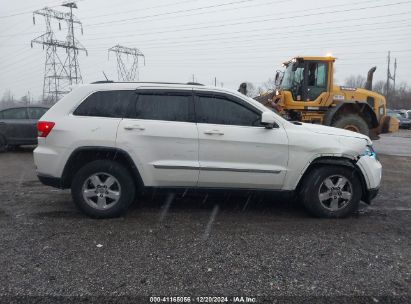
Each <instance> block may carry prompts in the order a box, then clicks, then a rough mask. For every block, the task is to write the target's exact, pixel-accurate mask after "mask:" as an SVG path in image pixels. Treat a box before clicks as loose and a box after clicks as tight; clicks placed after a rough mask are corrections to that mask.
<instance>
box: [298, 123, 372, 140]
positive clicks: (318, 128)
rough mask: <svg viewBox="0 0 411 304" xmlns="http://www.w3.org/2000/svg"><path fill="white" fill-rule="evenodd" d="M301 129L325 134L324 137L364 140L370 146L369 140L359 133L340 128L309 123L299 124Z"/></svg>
mask: <svg viewBox="0 0 411 304" xmlns="http://www.w3.org/2000/svg"><path fill="white" fill-rule="evenodd" d="M300 127H301V128H304V129H305V130H307V131H310V132H313V133H317V134H325V135H333V136H343V137H351V138H358V139H364V140H365V141H366V142H367V145H371V144H372V141H371V139H370V138H369V137H368V136H366V135H364V134H361V133H357V132H353V131H348V130H344V129H340V128H334V127H328V126H323V125H318V124H311V123H301V125H300Z"/></svg>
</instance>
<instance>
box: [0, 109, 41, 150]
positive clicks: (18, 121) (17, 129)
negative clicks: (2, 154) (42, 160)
mask: <svg viewBox="0 0 411 304" xmlns="http://www.w3.org/2000/svg"><path fill="white" fill-rule="evenodd" d="M48 109H49V108H48V107H47V106H45V105H29V106H12V107H8V108H3V109H0V151H1V150H5V149H6V147H13V146H19V145H35V144H37V127H36V124H37V121H38V120H39V119H40V117H41V116H43V114H44V113H46V112H47V110H48Z"/></svg>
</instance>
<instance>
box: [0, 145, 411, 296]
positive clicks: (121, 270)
mask: <svg viewBox="0 0 411 304" xmlns="http://www.w3.org/2000/svg"><path fill="white" fill-rule="evenodd" d="M402 139H403V142H405V141H406V142H407V144H410V143H409V142H411V138H407V137H403V138H402ZM380 157H381V161H382V163H383V166H384V176H383V184H382V189H381V192H380V195H379V196H378V197H377V198H376V199H375V200H374V202H373V204H372V206H371V207H367V206H365V205H364V206H363V207H364V208H363V209H362V210H360V211H359V212H358V213H357V214H354V215H353V216H352V217H350V218H347V219H342V220H324V219H315V218H311V217H309V216H308V215H307V214H306V213H305V211H304V210H303V209H302V208H301V207H300V206H299V205H297V204H293V203H289V202H286V201H279V200H278V199H275V198H274V197H272V196H271V195H268V194H265V195H263V194H252V193H244V194H234V193H231V194H230V193H226V194H209V195H206V194H198V193H190V192H188V193H185V194H184V195H183V194H178V195H174V194H161V193H157V194H156V193H154V194H146V195H145V196H144V197H143V198H142V199H141V200H140V201H139V203H138V204H136V205H135V206H133V207H132V209H131V210H130V212H129V213H128V214H127V216H125V217H123V218H119V219H112V220H92V219H89V218H87V217H85V216H84V215H83V214H82V213H80V212H79V211H77V209H76V208H75V207H74V205H73V203H72V202H71V197H70V192H69V191H66V190H65V191H63V190H57V189H53V188H50V187H45V186H42V185H41V184H40V183H39V182H38V181H37V179H36V176H35V171H34V165H33V157H32V153H31V150H30V149H20V150H18V151H13V152H7V153H3V154H0V195H1V197H2V200H1V201H0V273H1V275H0V295H3V296H2V297H1V296H0V302H13V301H15V302H16V301H17V302H24V301H26V302H32V301H34V299H36V300H39V299H40V300H43V301H44V302H50V303H54V302H64V301H68V300H69V299H75V301H74V302H81V301H80V300H84V299H88V301H86V302H87V303H89V302H92V301H93V299H94V300H95V301H94V302H98V303H102V302H103V299H107V298H105V297H106V296H112V297H113V298H110V299H111V300H115V301H118V302H125V300H126V299H129V298H126V296H130V297H131V298H130V299H131V302H134V303H137V302H141V301H144V302H145V301H148V300H149V299H148V298H134V297H135V296H186V295H197V296H223V295H224V296H236V295H239V296H271V297H272V296H274V297H282V298H275V299H276V300H274V298H270V299H269V300H268V302H273V301H279V302H281V301H283V302H290V301H297V300H298V301H300V302H299V303H312V302H321V301H322V300H324V299H325V302H324V303H326V302H344V301H345V302H344V303H354V302H361V303H377V302H380V303H386V302H392V303H394V302H396V303H403V302H407V301H410V300H411V288H410V287H411V242H410V235H411V227H410V222H411V194H410V191H409V181H410V179H411V157H408V156H395V155H380ZM167 202H171V204H170V208H169V209H167V207H166V206H167ZM45 295H48V296H55V297H58V296H64V297H63V298H35V297H28V298H14V297H7V296H45ZM91 295H92V296H102V298H90V297H89V298H87V297H88V296H91ZM67 296H77V297H80V298H70V297H67ZM117 296H120V297H117ZM121 296H123V297H121ZM294 296H298V297H294ZM322 296H327V297H326V298H321V297H322ZM364 296H366V298H364ZM312 297H320V298H312ZM307 299H308V300H307ZM63 300H64V301H63ZM260 300H261V298H260ZM362 301H363V302H362Z"/></svg>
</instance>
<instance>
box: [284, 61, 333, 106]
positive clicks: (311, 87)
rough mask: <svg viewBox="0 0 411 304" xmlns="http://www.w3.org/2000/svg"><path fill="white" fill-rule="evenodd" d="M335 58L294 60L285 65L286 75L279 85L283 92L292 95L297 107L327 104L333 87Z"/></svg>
mask: <svg viewBox="0 0 411 304" xmlns="http://www.w3.org/2000/svg"><path fill="white" fill-rule="evenodd" d="M333 61H334V58H331V57H330V58H328V57H309V58H294V59H293V60H291V61H289V62H286V63H284V65H285V71H284V75H283V77H282V79H281V81H280V83H279V88H280V90H281V91H288V92H290V93H291V97H292V101H291V102H293V103H295V105H301V106H303V105H304V106H308V105H309V104H312V105H318V104H321V103H323V102H326V100H327V98H328V95H329V91H330V88H331V87H332V75H331V73H332V62H333Z"/></svg>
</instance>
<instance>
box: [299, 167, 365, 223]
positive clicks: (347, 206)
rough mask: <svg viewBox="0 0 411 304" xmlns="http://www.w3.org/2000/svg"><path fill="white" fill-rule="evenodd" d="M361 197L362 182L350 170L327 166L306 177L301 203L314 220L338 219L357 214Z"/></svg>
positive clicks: (316, 169)
mask: <svg viewBox="0 0 411 304" xmlns="http://www.w3.org/2000/svg"><path fill="white" fill-rule="evenodd" d="M361 196H362V189H361V182H360V180H359V178H358V176H357V174H356V173H355V172H354V171H353V170H352V169H349V168H346V167H337V166H335V167H334V166H326V167H319V168H315V169H314V170H313V171H312V172H311V173H310V174H309V175H308V176H306V178H305V179H304V182H303V188H302V192H301V197H300V199H301V200H302V202H303V204H304V206H305V208H306V209H307V210H308V211H309V212H310V213H311V214H313V215H314V216H317V217H325V218H339V217H346V216H348V215H350V214H351V213H353V212H354V211H356V210H357V209H358V205H359V203H360V199H361Z"/></svg>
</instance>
